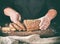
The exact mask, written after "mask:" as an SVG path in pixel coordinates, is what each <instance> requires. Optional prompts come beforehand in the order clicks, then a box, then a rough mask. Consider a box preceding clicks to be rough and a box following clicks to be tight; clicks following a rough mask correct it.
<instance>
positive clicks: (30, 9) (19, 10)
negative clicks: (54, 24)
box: [0, 0, 58, 30]
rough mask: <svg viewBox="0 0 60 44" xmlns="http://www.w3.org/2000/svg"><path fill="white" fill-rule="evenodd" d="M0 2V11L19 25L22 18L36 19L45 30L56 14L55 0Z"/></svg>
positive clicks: (10, 0) (7, 0)
mask: <svg viewBox="0 0 60 44" xmlns="http://www.w3.org/2000/svg"><path fill="white" fill-rule="evenodd" d="M2 2H4V3H2ZM0 4H1V5H0V6H1V7H0V9H1V12H0V13H1V14H5V15H6V16H9V17H10V20H11V21H12V22H13V23H16V24H17V25H19V22H20V21H23V20H24V19H38V20H41V23H40V24H39V26H40V29H41V30H46V29H47V28H48V27H49V26H50V25H51V21H53V20H54V18H55V17H56V16H57V14H58V11H57V7H56V6H57V4H56V0H15V1H14V0H5V1H4V0H1V1H0ZM0 16H2V15H0ZM6 16H5V18H7V17H6ZM2 17H3V16H2ZM2 17H1V19H2ZM5 20H6V19H5ZM8 20H9V18H8ZM55 21H56V20H55ZM14 25H15V24H14ZM19 28H20V27H19Z"/></svg>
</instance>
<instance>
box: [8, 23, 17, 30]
mask: <svg viewBox="0 0 60 44" xmlns="http://www.w3.org/2000/svg"><path fill="white" fill-rule="evenodd" d="M9 27H10V31H16V29H15V27H14V26H13V25H12V23H10V24H9Z"/></svg>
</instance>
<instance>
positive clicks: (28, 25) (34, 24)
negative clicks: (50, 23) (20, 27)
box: [24, 20, 41, 31]
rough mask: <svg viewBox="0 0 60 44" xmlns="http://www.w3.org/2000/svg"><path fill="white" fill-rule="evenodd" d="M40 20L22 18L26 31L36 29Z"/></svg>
mask: <svg viewBox="0 0 60 44" xmlns="http://www.w3.org/2000/svg"><path fill="white" fill-rule="evenodd" d="M40 22H41V21H40V20H24V24H25V26H26V29H27V31H35V30H38V29H39V24H40Z"/></svg>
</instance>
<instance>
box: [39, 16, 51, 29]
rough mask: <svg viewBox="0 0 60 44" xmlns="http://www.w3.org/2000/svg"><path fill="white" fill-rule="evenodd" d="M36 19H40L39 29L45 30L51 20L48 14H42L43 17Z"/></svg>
mask: <svg viewBox="0 0 60 44" xmlns="http://www.w3.org/2000/svg"><path fill="white" fill-rule="evenodd" d="M38 20H41V22H40V24H39V26H40V28H39V29H41V30H46V29H47V28H48V27H49V25H50V22H51V20H50V19H49V17H48V16H43V17H41V18H39V19H38Z"/></svg>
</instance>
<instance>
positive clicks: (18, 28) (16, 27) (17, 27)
mask: <svg viewBox="0 0 60 44" xmlns="http://www.w3.org/2000/svg"><path fill="white" fill-rule="evenodd" d="M12 25H13V26H14V28H15V29H17V30H19V31H21V30H22V28H20V27H19V26H18V25H17V24H15V23H13V24H12Z"/></svg>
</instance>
